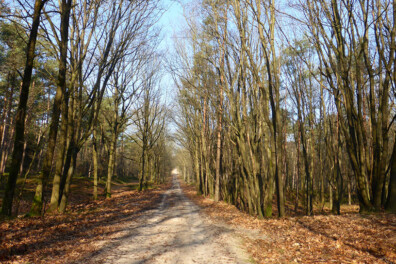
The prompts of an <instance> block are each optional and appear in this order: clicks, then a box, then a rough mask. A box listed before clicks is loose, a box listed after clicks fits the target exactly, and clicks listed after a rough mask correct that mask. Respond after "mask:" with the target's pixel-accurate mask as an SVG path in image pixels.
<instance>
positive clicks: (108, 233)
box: [0, 179, 396, 263]
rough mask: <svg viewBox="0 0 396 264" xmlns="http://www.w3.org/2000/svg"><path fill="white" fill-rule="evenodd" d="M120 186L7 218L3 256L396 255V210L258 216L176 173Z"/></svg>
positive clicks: (147, 259)
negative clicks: (39, 213) (56, 209)
mask: <svg viewBox="0 0 396 264" xmlns="http://www.w3.org/2000/svg"><path fill="white" fill-rule="evenodd" d="M79 186H83V184H81V183H80V184H79ZM116 186H117V187H116V188H115V190H114V195H113V197H112V198H110V199H104V197H102V198H101V199H100V200H98V201H91V202H88V201H89V199H90V197H89V196H88V193H86V192H85V194H86V196H85V197H84V190H83V189H81V187H78V188H79V189H78V190H76V192H75V193H80V194H81V195H80V196H79V197H78V199H71V205H70V211H68V212H67V214H65V215H47V216H46V217H45V218H18V219H14V220H11V221H8V222H3V223H1V224H0V234H1V239H2V240H1V248H0V262H1V263H135V262H136V263H317V262H322V263H395V262H396V235H395V234H396V216H395V215H391V214H374V215H365V216H364V215H363V216H362V215H360V214H358V213H357V212H356V209H355V212H352V213H344V212H343V213H342V214H341V215H337V216H335V215H326V214H322V215H315V216H313V217H307V216H301V215H300V216H294V217H288V218H283V219H277V218H273V219H266V220H259V219H257V218H256V217H253V216H249V215H248V214H246V213H243V212H241V211H239V210H238V209H237V208H235V206H233V205H229V204H226V203H224V202H218V203H216V202H214V201H213V200H211V199H208V198H204V197H202V196H198V195H197V194H196V191H195V187H193V186H191V185H187V184H186V183H182V184H181V187H182V190H181V189H180V187H179V182H178V180H176V179H174V180H173V183H167V184H164V185H161V186H157V187H155V188H153V189H148V190H144V191H142V192H139V191H137V190H132V188H131V185H125V184H124V185H122V184H120V185H116ZM135 186H136V185H135ZM191 200H192V201H193V202H194V203H195V205H194V204H193V203H192V201H191ZM348 210H350V209H348Z"/></svg>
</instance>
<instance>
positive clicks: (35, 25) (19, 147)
mask: <svg viewBox="0 0 396 264" xmlns="http://www.w3.org/2000/svg"><path fill="white" fill-rule="evenodd" d="M46 2H47V0H36V1H35V4H34V12H33V22H32V28H31V31H30V36H29V40H28V44H27V52H26V66H25V71H24V74H23V81H22V87H21V93H20V98H19V104H18V110H17V114H16V117H15V139H14V150H13V153H12V161H11V171H10V174H9V176H8V181H7V186H6V190H5V192H4V199H3V206H2V210H1V213H2V214H3V215H8V216H10V215H11V214H12V202H13V199H14V192H15V186H16V181H17V178H18V173H19V168H20V164H21V162H22V154H23V148H24V141H25V140H24V136H25V118H26V106H27V101H28V98H29V87H30V81H31V78H32V72H33V62H34V56H35V48H36V40H37V34H38V29H39V25H40V18H41V11H42V9H43V7H44V5H45V3H46Z"/></svg>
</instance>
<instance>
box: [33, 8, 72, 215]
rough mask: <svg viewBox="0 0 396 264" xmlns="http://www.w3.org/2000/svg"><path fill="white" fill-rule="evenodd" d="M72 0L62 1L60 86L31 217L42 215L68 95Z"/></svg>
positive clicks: (55, 100) (58, 85)
mask: <svg viewBox="0 0 396 264" xmlns="http://www.w3.org/2000/svg"><path fill="white" fill-rule="evenodd" d="M71 4H72V0H62V6H61V24H60V31H61V33H60V35H61V42H60V60H59V74H58V84H57V89H56V94H55V99H54V105H53V108H52V116H51V124H50V131H49V135H48V146H47V151H46V154H45V157H44V162H43V169H42V171H41V173H40V177H39V183H38V185H37V188H36V193H35V195H34V198H33V204H32V207H31V209H30V213H29V214H30V215H40V213H41V210H42V207H43V198H44V197H43V196H44V190H45V188H46V185H47V181H48V179H49V176H50V173H51V167H52V160H53V156H54V150H55V145H56V138H57V134H58V126H59V118H60V113H61V105H62V98H63V96H65V93H66V71H67V46H68V40H69V38H68V37H69V18H70V9H71Z"/></svg>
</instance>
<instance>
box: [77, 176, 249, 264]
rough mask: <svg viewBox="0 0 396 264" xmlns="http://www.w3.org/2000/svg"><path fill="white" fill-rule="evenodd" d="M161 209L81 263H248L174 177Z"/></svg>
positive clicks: (227, 233)
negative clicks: (202, 214) (205, 216)
mask: <svg viewBox="0 0 396 264" xmlns="http://www.w3.org/2000/svg"><path fill="white" fill-rule="evenodd" d="M172 181H173V182H172V187H171V188H170V189H169V190H167V191H166V193H165V194H164V195H163V197H162V202H161V204H160V206H159V207H158V208H156V209H154V210H150V211H148V212H147V213H145V215H143V216H142V217H141V218H140V219H139V220H138V221H134V222H131V224H130V227H129V228H127V230H125V231H124V232H123V235H122V236H121V237H119V238H117V239H114V240H111V241H106V242H102V243H106V244H105V245H102V246H104V247H102V249H101V250H100V251H99V252H97V253H95V255H94V256H91V257H90V258H89V260H87V259H86V260H85V261H84V263H87V262H88V263H136V264H137V263H186V264H188V263H202V264H207V263H219V264H221V263H249V257H248V255H247V254H246V253H245V252H244V250H242V249H241V247H240V243H241V241H240V239H239V238H238V237H237V236H236V235H235V233H232V232H230V229H227V228H221V227H219V226H216V225H213V224H211V223H209V222H208V221H207V220H206V219H204V218H203V217H202V216H201V215H200V214H199V210H200V209H199V207H198V206H196V205H195V204H193V202H192V201H190V200H189V199H188V198H187V197H186V196H185V195H184V194H183V192H182V190H181V188H180V184H179V181H178V179H177V177H176V176H173V179H172Z"/></svg>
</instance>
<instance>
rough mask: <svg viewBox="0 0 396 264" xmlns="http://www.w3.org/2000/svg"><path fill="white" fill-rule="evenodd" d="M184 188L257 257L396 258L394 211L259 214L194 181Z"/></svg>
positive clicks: (366, 260)
mask: <svg viewBox="0 0 396 264" xmlns="http://www.w3.org/2000/svg"><path fill="white" fill-rule="evenodd" d="M182 188H183V191H184V193H185V194H186V195H187V197H189V198H190V199H191V200H193V201H194V202H195V203H196V204H197V205H198V206H200V207H201V209H202V213H203V214H205V215H207V216H209V217H210V218H211V219H212V221H213V222H214V223H215V224H217V225H219V226H227V228H229V230H231V232H234V233H236V234H238V235H239V236H240V237H241V239H242V240H243V244H244V247H245V248H246V250H247V252H248V254H250V255H251V256H252V258H253V262H254V263H388V264H389V263H396V216H395V215H391V214H373V215H360V214H359V213H357V212H356V208H353V207H344V208H342V209H344V210H343V211H344V212H342V214H341V215H339V216H337V215H330V214H326V213H323V214H321V215H314V216H293V217H285V218H282V219H277V218H273V219H263V220H260V219H257V218H256V217H253V216H250V215H248V214H246V213H243V212H241V211H239V210H238V209H237V208H236V207H235V206H232V205H229V204H227V203H225V202H219V203H215V202H214V201H213V200H212V199H209V198H205V197H202V196H199V195H197V194H196V191H195V188H194V187H193V186H189V185H186V184H182Z"/></svg>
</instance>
